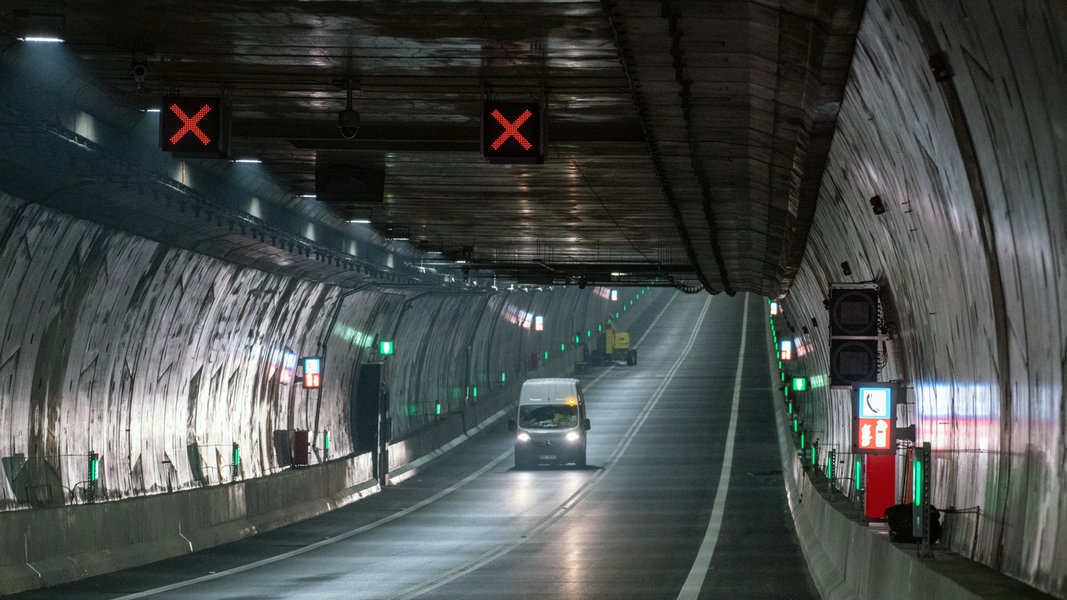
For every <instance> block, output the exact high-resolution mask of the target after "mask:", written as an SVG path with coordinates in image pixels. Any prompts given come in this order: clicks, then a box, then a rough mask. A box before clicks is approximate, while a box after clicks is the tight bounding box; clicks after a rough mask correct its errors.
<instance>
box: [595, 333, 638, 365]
mask: <svg viewBox="0 0 1067 600" xmlns="http://www.w3.org/2000/svg"><path fill="white" fill-rule="evenodd" d="M596 342H597V343H596V348H594V349H593V351H592V352H591V353H590V354H589V361H588V362H589V364H591V365H613V364H615V363H616V362H620V361H626V364H627V365H629V366H633V365H636V364H637V349H636V348H631V347H630V334H629V333H627V332H625V331H616V330H615V327H614V326H610V327H608V328H607V329H605V330H604V331H601V332H600V333H599V334H597V339H596Z"/></svg>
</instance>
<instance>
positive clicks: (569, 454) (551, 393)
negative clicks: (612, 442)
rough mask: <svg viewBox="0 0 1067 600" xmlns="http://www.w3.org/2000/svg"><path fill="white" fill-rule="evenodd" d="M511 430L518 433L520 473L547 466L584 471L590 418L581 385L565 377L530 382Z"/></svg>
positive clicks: (526, 385)
mask: <svg viewBox="0 0 1067 600" xmlns="http://www.w3.org/2000/svg"><path fill="white" fill-rule="evenodd" d="M508 430H509V431H514V432H515V468H516V469H522V468H526V467H531V466H533V465H537V464H544V463H558V464H566V463H574V464H575V465H576V466H578V467H579V468H584V467H585V437H586V432H587V431H589V418H588V417H587V416H586V413H585V398H584V397H582V385H581V382H580V381H578V380H577V379H573V378H563V377H556V378H546V379H527V380H526V381H525V382H524V383H523V384H522V390H521V391H520V392H519V406H518V408H517V409H516V412H515V418H514V419H511V420H509V421H508Z"/></svg>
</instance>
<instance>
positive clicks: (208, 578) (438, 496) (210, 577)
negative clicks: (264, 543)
mask: <svg viewBox="0 0 1067 600" xmlns="http://www.w3.org/2000/svg"><path fill="white" fill-rule="evenodd" d="M511 455H512V449H511V448H508V449H507V451H506V452H503V453H501V454H500V455H499V456H497V457H496V458H494V459H493V460H491V461H490V462H489V463H488V464H486V465H485V466H484V467H482V468H481V469H478V470H477V471H475V472H473V473H471V474H470V475H468V476H466V477H464V478H463V479H461V480H460V481H457V482H456V483H454V484H452V485H451V486H449V487H447V488H445V489H443V490H441V491H440V492H437V493H436V494H434V495H433V496H430V497H429V498H427V499H425V500H423V501H422V502H419V503H417V504H413V505H411V506H409V507H407V508H405V509H404V510H402V511H400V512H396V513H393V514H391V515H389V516H387V517H382V518H381V519H378V520H377V521H374V522H373V523H368V524H366V525H364V526H362V527H357V528H356V529H352V530H350V531H346V532H345V533H342V534H340V535H336V536H334V537H332V538H329V539H325V540H322V541H319V542H315V543H314V544H310V545H308V546H304V547H301V548H297V549H296V550H291V551H289V552H285V553H284V554H278V555H276V556H272V557H270V558H264V559H262V560H257V561H256V562H252V563H248V564H246V565H241V566H239V567H234V568H232V569H227V570H225V571H219V572H217V573H211V574H209V575H204V576H202V577H197V578H195V579H188V580H186V581H179V582H178V583H172V584H170V585H165V586H162V587H157V588H153V589H150V590H145V591H143V592H138V593H136V594H129V595H126V596H119V597H118V598H116V599H115V600H133V599H134V598H145V597H148V596H155V595H156V594H162V593H163V592H169V591H171V590H177V589H181V588H184V587H189V586H191V585H196V584H198V583H204V582H206V581H212V580H214V579H222V578H223V577H227V576H230V575H236V574H237V573H243V572H245V571H251V570H252V569H257V568H259V567H262V566H264V565H269V564H271V563H276V562H280V561H283V560H287V559H290V558H292V557H294V556H299V555H301V554H306V553H308V552H311V551H312V550H318V549H319V548H322V547H323V546H329V545H330V544H335V543H337V542H340V541H341V540H346V539H348V538H350V537H352V536H354V535H359V534H361V533H364V532H367V531H370V530H371V529H374V528H376V527H380V526H382V525H385V524H386V523H391V522H392V521H395V520H397V519H399V518H400V517H403V516H404V515H408V514H410V513H413V512H415V511H417V510H419V509H420V508H423V507H425V506H427V505H429V504H432V503H434V502H436V501H438V500H440V499H441V498H443V497H445V496H447V495H449V494H451V493H452V492H454V491H456V490H458V489H459V488H461V487H463V486H465V485H467V484H468V483H470V482H471V481H474V480H475V479H477V478H479V477H481V476H482V475H483V474H485V473H486V472H487V471H489V470H490V469H492V468H493V467H495V466H497V465H498V464H500V463H502V462H504V461H505V460H507V459H508V458H511ZM375 487H377V486H375Z"/></svg>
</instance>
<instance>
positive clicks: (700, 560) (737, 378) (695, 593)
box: [678, 294, 749, 600]
mask: <svg viewBox="0 0 1067 600" xmlns="http://www.w3.org/2000/svg"><path fill="white" fill-rule="evenodd" d="M748 304H749V302H748V294H745V311H744V316H742V317H741V347H740V348H739V349H738V351H737V372H736V373H735V374H734V398H733V406H732V407H731V408H730V427H729V429H728V430H727V432H726V450H725V451H724V452H723V455H722V472H721V473H719V486H718V487H717V488H715V500H714V502H713V504H712V507H711V518H710V519H708V529H707V530H706V531H705V532H704V541H703V542H701V544H700V551H699V552H697V557H696V560H694V561H693V568H691V569H690V570H689V576H688V577H686V578H685V583H684V584H682V591H681V592H679V593H678V599H679V600H696V599H697V598H698V597H700V587H701V586H702V585H703V584H704V578H705V577H707V575H708V568H709V567H711V557H712V555H713V554H714V553H715V544H716V542H718V541H719V529H720V528H721V527H722V517H723V513H724V512H725V511H726V492H727V490H728V489H729V487H730V470H731V467H732V465H733V460H734V435H735V433H736V432H737V409H738V407H739V406H740V404H741V370H742V369H743V368H744V365H745V334H746V333H748Z"/></svg>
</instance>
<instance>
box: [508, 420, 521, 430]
mask: <svg viewBox="0 0 1067 600" xmlns="http://www.w3.org/2000/svg"><path fill="white" fill-rule="evenodd" d="M518 427H519V424H518V423H516V422H515V419H508V431H515V430H516V429H518Z"/></svg>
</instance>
